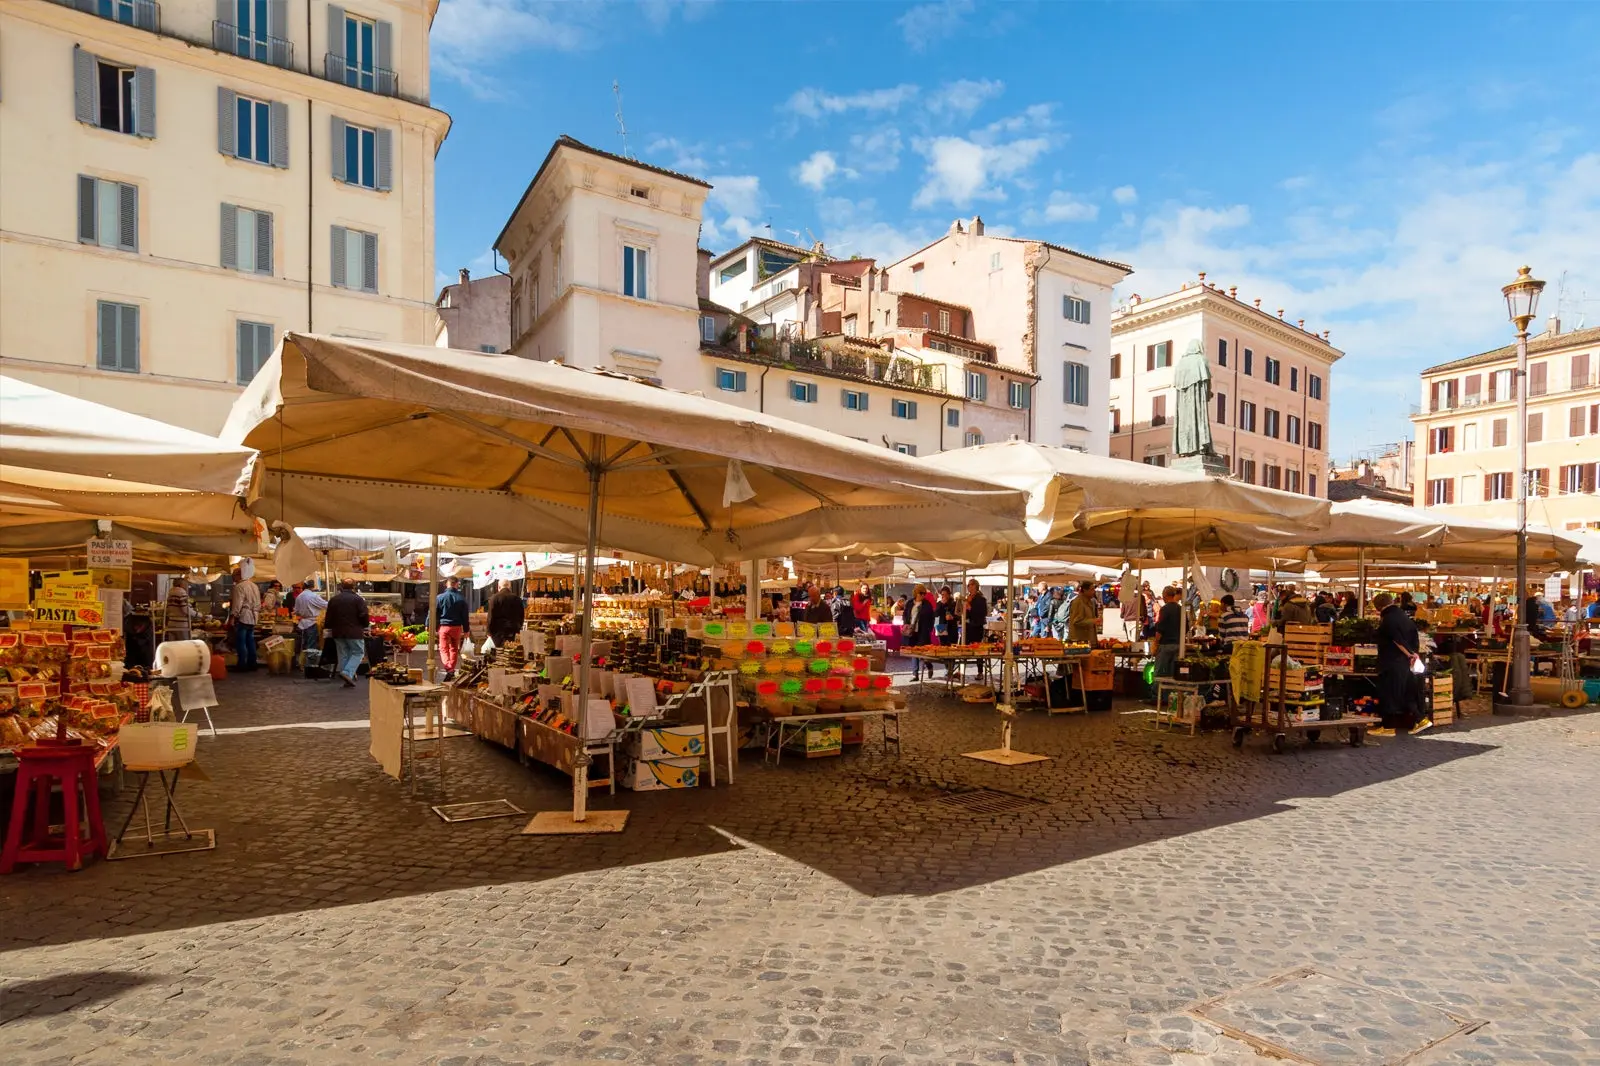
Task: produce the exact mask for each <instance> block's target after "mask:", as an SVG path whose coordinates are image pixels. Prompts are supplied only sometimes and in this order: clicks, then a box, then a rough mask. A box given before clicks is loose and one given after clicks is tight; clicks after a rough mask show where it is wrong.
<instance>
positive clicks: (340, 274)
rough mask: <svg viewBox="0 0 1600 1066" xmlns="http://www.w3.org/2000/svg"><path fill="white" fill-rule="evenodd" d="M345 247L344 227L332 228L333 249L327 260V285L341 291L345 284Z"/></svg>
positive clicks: (346, 243) (346, 244)
mask: <svg viewBox="0 0 1600 1066" xmlns="http://www.w3.org/2000/svg"><path fill="white" fill-rule="evenodd" d="M347 246H348V242H347V241H346V240H345V229H344V227H343V226H334V227H333V247H332V248H331V250H330V251H331V253H332V254H331V255H330V257H329V259H328V283H329V284H330V285H333V286H336V287H337V288H341V289H342V288H345V287H346V284H347V281H346V277H345V255H346V251H345V249H346V247H347Z"/></svg>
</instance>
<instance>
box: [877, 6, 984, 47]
mask: <svg viewBox="0 0 1600 1066" xmlns="http://www.w3.org/2000/svg"><path fill="white" fill-rule="evenodd" d="M972 8H973V0H936V2H934V3H930V4H918V5H917V6H915V7H913V8H910V9H908V10H907V11H906V13H905V14H903V15H901V16H900V17H899V18H898V19H896V20H895V22H896V24H897V25H898V26H899V27H900V33H901V34H902V35H903V36H904V37H905V40H906V44H908V45H910V46H911V47H912V49H913V50H915V51H918V52H921V51H923V50H925V49H926V48H927V47H928V46H929V45H931V44H935V43H937V42H939V41H941V40H943V39H944V38H946V37H948V36H950V35H952V34H954V33H955V32H956V31H957V30H959V29H960V28H961V24H962V23H963V22H964V21H965V20H966V17H967V16H968V15H970V14H971V13H972Z"/></svg>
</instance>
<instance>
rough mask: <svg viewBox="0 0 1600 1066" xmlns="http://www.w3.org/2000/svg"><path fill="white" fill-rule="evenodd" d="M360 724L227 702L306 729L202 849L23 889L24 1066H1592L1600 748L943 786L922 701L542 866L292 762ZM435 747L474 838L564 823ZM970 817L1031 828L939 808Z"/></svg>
mask: <svg viewBox="0 0 1600 1066" xmlns="http://www.w3.org/2000/svg"><path fill="white" fill-rule="evenodd" d="M364 685H365V683H363V686H362V687H361V688H358V689H357V690H355V691H353V692H346V691H341V690H337V689H334V688H331V687H329V686H328V685H325V684H322V685H319V684H314V683H310V682H303V681H288V680H286V679H282V678H267V677H252V678H245V679H229V681H228V682H227V683H226V684H225V685H224V686H222V689H221V695H222V698H223V700H224V703H225V706H224V709H223V710H222V712H221V713H220V714H219V716H218V719H219V721H218V724H219V725H221V726H223V727H228V726H240V725H278V724H285V723H288V724H290V727H288V728H275V729H265V730H260V731H252V732H239V733H233V734H227V735H224V736H221V737H219V738H216V739H215V740H213V739H212V738H210V737H205V738H203V740H202V743H201V748H200V763H201V766H202V767H203V771H204V779H202V778H201V777H200V776H198V775H197V776H194V777H189V778H186V779H185V780H184V782H183V784H182V786H181V789H180V793H179V795H180V799H181V800H182V801H183V804H184V807H185V810H186V811H187V812H188V813H189V815H190V817H191V819H192V820H193V821H194V822H195V824H197V825H202V826H208V827H213V828H215V829H216V831H217V839H218V841H219V844H218V847H217V849H216V850H215V851H214V852H209V853H204V854H196V855H186V856H174V857H167V858H152V859H139V860H133V861H127V862H115V863H107V862H100V863H96V864H94V865H92V866H90V867H89V868H87V869H85V870H84V871H82V872H80V873H77V874H73V875H65V874H62V873H60V872H58V871H57V870H55V869H50V868H40V869H31V870H27V871H25V872H23V873H20V874H18V875H15V876H12V877H7V878H3V879H0V1041H3V1045H0V1046H3V1047H4V1059H5V1061H6V1062H7V1063H25V1064H33V1063H69V1062H70V1063H85V1064H98V1063H112V1062H117V1063H122V1062H130V1061H133V1062H141V1061H151V1062H161V1063H169V1062H170V1063H191V1062H192V1063H205V1064H221V1063H240V1064H243V1063H256V1064H262V1063H285V1064H287V1063H343V1062H363V1061H384V1062H400V1063H451V1064H463V1066H465V1064H484V1066H487V1064H491V1063H570V1062H587V1061H622V1062H634V1063H662V1064H680V1063H681V1064H705V1066H711V1064H736V1063H738V1064H742V1063H783V1062H798V1063H837V1064H842V1066H868V1064H871V1066H889V1064H893V1063H993V1062H1000V1063H1082V1062H1108V1063H1134V1064H1140V1066H1143V1064H1160V1063H1174V1064H1177V1063H1183V1064H1221V1063H1262V1062H1265V1061H1267V1060H1265V1059H1262V1058H1261V1057H1260V1056H1259V1055H1258V1054H1257V1053H1256V1051H1254V1050H1252V1047H1251V1046H1250V1045H1249V1044H1247V1043H1246V1042H1244V1041H1241V1040H1239V1039H1237V1038H1236V1037H1235V1036H1234V1035H1229V1033H1231V1032H1238V1031H1244V1032H1248V1033H1251V1034H1253V1035H1254V1036H1255V1037H1256V1038H1257V1039H1258V1040H1259V1041H1265V1042H1268V1043H1270V1044H1273V1045H1276V1046H1278V1047H1282V1048H1287V1049H1289V1050H1292V1051H1295V1052H1296V1053H1298V1054H1301V1055H1303V1056H1304V1057H1305V1058H1306V1059H1308V1060H1310V1061H1315V1062H1322V1063H1329V1064H1332V1063H1341V1064H1343V1063H1369V1062H1384V1061H1398V1059H1399V1058H1400V1057H1401V1056H1403V1055H1405V1054H1409V1053H1410V1052H1411V1051H1414V1050H1417V1049H1420V1048H1422V1047H1423V1046H1424V1045H1425V1044H1427V1043H1428V1042H1429V1041H1432V1040H1437V1041H1439V1042H1438V1043H1436V1044H1435V1045H1434V1046H1432V1047H1431V1048H1428V1049H1427V1050H1425V1051H1423V1052H1422V1053H1421V1054H1420V1055H1419V1056H1418V1057H1416V1058H1415V1059H1412V1060H1410V1061H1414V1062H1419V1063H1444V1062H1450V1063H1474V1062H1482V1063H1520V1062H1545V1063H1572V1064H1576V1063H1596V1062H1600V984H1597V982H1600V909H1597V907H1596V902H1597V895H1600V888H1597V887H1596V886H1597V885H1600V841H1597V832H1596V828H1595V827H1596V825H1597V824H1600V796H1597V793H1596V789H1595V787H1594V782H1595V781H1596V780H1597V779H1600V716H1595V715H1577V716H1570V717H1556V718H1545V719H1514V720H1506V719H1487V718H1486V719H1469V720H1468V721H1467V723H1465V724H1464V725H1463V726H1461V727H1458V728H1457V729H1454V730H1448V731H1443V732H1441V733H1439V734H1438V735H1433V736H1426V737H1419V738H1407V737H1401V738H1397V739H1394V740H1388V741H1384V742H1381V743H1377V744H1374V745H1373V746H1369V747H1367V748H1363V749H1352V748H1349V747H1346V746H1343V745H1332V744H1327V745H1323V746H1321V747H1319V748H1317V749H1312V750H1307V749H1291V750H1290V751H1289V752H1288V753H1286V754H1284V755H1272V754H1270V753H1269V752H1268V751H1266V750H1265V748H1264V747H1263V746H1262V744H1261V742H1260V741H1259V740H1255V741H1252V742H1251V743H1250V744H1248V745H1247V746H1246V748H1245V749H1244V750H1243V751H1236V750H1234V749H1233V748H1232V747H1231V746H1230V744H1229V738H1228V737H1227V736H1226V735H1222V734H1214V735H1208V736H1201V737H1198V738H1190V737H1187V736H1175V735H1165V734H1157V733H1153V732H1151V731H1149V729H1148V719H1146V718H1145V717H1143V716H1140V715H1135V714H1124V713H1112V714H1101V715H1094V716H1089V717H1085V716H1082V715H1076V716H1066V717H1060V718H1055V719H1048V720H1047V719H1045V718H1043V717H1040V716H1024V717H1023V718H1022V719H1021V720H1020V722H1019V724H1018V726H1017V745H1018V747H1020V748H1023V749H1025V750H1031V751H1037V752H1040V753H1043V754H1047V755H1050V756H1052V757H1053V759H1052V761H1051V762H1047V763H1042V764H1038V765H1035V766H1031V767H1023V768H1018V769H1010V770H1007V769H1002V768H999V767H993V766H988V765H985V764H981V763H976V762H973V761H971V760H966V759H962V758H960V757H959V755H958V754H957V753H959V752H962V751H967V750H972V749H975V748H986V747H992V746H993V745H994V743H995V740H996V734H997V728H996V724H995V719H994V717H993V715H992V712H989V711H986V710H983V709H977V708H970V707H965V706H962V705H959V704H954V703H948V702H942V701H936V700H927V701H923V702H921V703H920V704H919V705H918V708H917V713H916V714H914V715H912V716H910V717H909V718H908V720H907V724H906V734H907V738H906V744H905V755H904V757H903V758H900V759H894V758H887V757H884V756H883V755H881V754H878V753H876V752H869V753H866V754H862V755H850V756H846V757H844V758H842V759H839V758H836V759H825V760H816V761H812V762H809V763H808V762H800V761H794V762H791V761H789V760H786V761H785V762H784V765H783V766H782V768H780V769H769V768H765V767H763V766H762V765H761V763H760V760H759V759H758V758H754V757H750V758H747V759H746V760H745V761H744V762H743V763H742V764H741V766H740V768H739V775H738V780H737V782H736V784H735V785H734V786H733V787H731V788H718V789H716V790H710V789H699V790H695V791H691V792H677V793H641V794H628V793H624V794H621V795H619V796H617V797H616V798H615V799H613V798H611V797H605V798H603V799H602V800H601V801H600V805H601V806H618V807H626V808H627V809H629V810H630V811H632V812H633V813H632V821H631V823H630V825H629V827H628V829H627V831H626V832H625V833H623V834H621V835H616V836H605V837H589V838H581V839H571V838H567V839H561V838H555V839H552V838H537V837H524V836H521V835H519V830H520V829H521V825H522V820H521V819H514V820H499V821H483V822H474V823H467V824H458V825H446V824H444V823H443V822H441V821H439V820H438V819H437V818H435V817H434V816H433V815H432V814H431V813H430V812H429V811H428V809H427V804H426V803H425V802H423V801H422V800H421V799H418V800H411V799H408V798H406V797H405V796H404V795H403V794H402V792H401V790H400V789H399V787H398V786H397V785H396V783H395V782H393V781H391V780H390V779H388V778H386V777H384V776H383V775H382V774H381V773H380V772H379V771H378V770H377V769H376V766H375V764H374V763H373V762H372V760H371V759H370V757H369V756H368V755H367V752H366V747H367V734H366V731H365V729H364V728H342V729H341V728H329V729H314V728H307V727H305V723H308V722H312V721H319V720H320V721H325V722H338V721H361V720H363V719H364V717H365V691H364ZM445 743H447V744H448V745H449V748H448V762H449V785H450V788H449V798H450V799H451V800H455V801H462V800H469V799H488V798H496V797H502V796H503V797H506V798H508V799H511V800H512V801H513V802H515V803H517V804H518V805H519V806H521V807H523V808H524V809H525V810H528V811H536V810H541V809H555V808H560V807H564V806H565V805H566V803H567V796H568V788H567V784H566V779H565V778H561V777H558V776H555V775H552V774H548V773H546V772H543V771H540V770H537V769H528V768H524V767H521V766H519V765H518V764H517V762H516V761H515V759H513V758H511V757H509V756H508V755H506V754H504V753H501V752H499V751H497V750H495V749H493V748H491V747H488V746H486V745H483V744H480V743H479V742H478V741H476V740H474V739H471V738H463V739H457V740H451V741H447V742H445ZM976 787H988V788H994V789H999V790H1003V791H1005V792H1008V793H1011V794H1013V795H1016V796H1020V797H1024V798H1025V799H1027V800H1032V801H1036V802H1033V803H1031V804H1027V805H1025V806H1023V808H1022V809H1020V810H1016V811H1013V812H1011V813H1006V814H1000V815H972V814H966V813H963V812H961V811H960V810H957V809H954V808H952V806H951V805H950V804H948V803H945V802H942V801H941V797H946V796H948V795H949V794H950V790H957V791H960V790H967V789H972V788H976ZM131 792H132V790H131V788H130V789H128V790H126V791H125V793H124V795H123V798H122V799H121V800H119V801H116V802H113V803H112V805H111V807H110V809H109V810H108V813H107V817H108V820H110V822H111V824H112V826H113V828H114V827H115V825H116V824H118V823H119V822H120V814H121V812H122V811H124V810H126V807H127V800H128V797H129V796H130V795H131ZM1302 968H1309V970H1312V971H1315V972H1314V973H1312V974H1310V975H1309V976H1306V977H1305V978H1304V980H1303V981H1301V980H1300V979H1295V980H1292V981H1288V982H1287V983H1284V984H1281V985H1274V986H1271V987H1269V988H1266V989H1265V990H1263V989H1261V988H1256V987H1255V986H1258V985H1260V984H1261V983H1263V982H1267V981H1269V980H1270V979H1273V978H1276V977H1279V976H1281V975H1285V974H1289V973H1291V971H1297V970H1300V969H1302ZM1317 982H1322V984H1317ZM1252 989H1253V990H1252ZM1230 993H1234V995H1233V996H1229V994H1230ZM1217 997H1228V998H1224V999H1222V1000H1220V1001H1219V1002H1217V1003H1213V1004H1209V1005H1208V1006H1206V1007H1204V1008H1203V1009H1202V1010H1201V1011H1200V1012H1199V1013H1193V1012H1192V1009H1193V1008H1196V1007H1199V1006H1200V1005H1201V1004H1204V1003H1207V1002H1208V1001H1212V1000H1214V999H1216V998H1217ZM1308 1005H1312V1006H1317V1005H1320V1007H1319V1008H1318V1009H1319V1010H1321V1013H1322V1016H1321V1017H1308V1013H1309V1010H1308ZM1324 1008H1325V1009H1324ZM1207 1019H1210V1020H1207ZM1214 1022H1221V1023H1222V1024H1224V1025H1226V1026H1227V1027H1228V1029H1227V1030H1226V1031H1225V1030H1224V1029H1222V1028H1220V1027H1219V1026H1218V1025H1217V1024H1214ZM1480 1023H1481V1024H1480Z"/></svg>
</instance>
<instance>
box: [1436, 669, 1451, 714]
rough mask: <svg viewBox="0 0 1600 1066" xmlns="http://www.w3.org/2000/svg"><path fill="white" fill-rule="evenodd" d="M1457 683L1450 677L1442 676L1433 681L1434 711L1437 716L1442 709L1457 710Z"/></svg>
mask: <svg viewBox="0 0 1600 1066" xmlns="http://www.w3.org/2000/svg"><path fill="white" fill-rule="evenodd" d="M1455 705H1456V701H1455V682H1454V679H1453V678H1451V677H1449V676H1448V675H1441V676H1439V677H1435V678H1434V679H1433V711H1434V714H1435V716H1437V715H1438V712H1439V711H1440V709H1444V710H1448V711H1454V710H1455Z"/></svg>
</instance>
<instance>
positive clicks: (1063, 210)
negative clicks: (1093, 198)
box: [1044, 190, 1100, 222]
mask: <svg viewBox="0 0 1600 1066" xmlns="http://www.w3.org/2000/svg"><path fill="white" fill-rule="evenodd" d="M1099 217H1100V208H1099V207H1098V206H1096V205H1095V204H1090V203H1085V202H1084V201H1082V200H1077V199H1074V198H1073V196H1072V194H1071V193H1067V192H1061V191H1059V190H1057V191H1056V192H1053V193H1051V194H1050V201H1049V202H1048V203H1047V204H1045V207H1044V220H1045V221H1046V222H1093V221H1094V220H1095V219H1097V218H1099Z"/></svg>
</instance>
